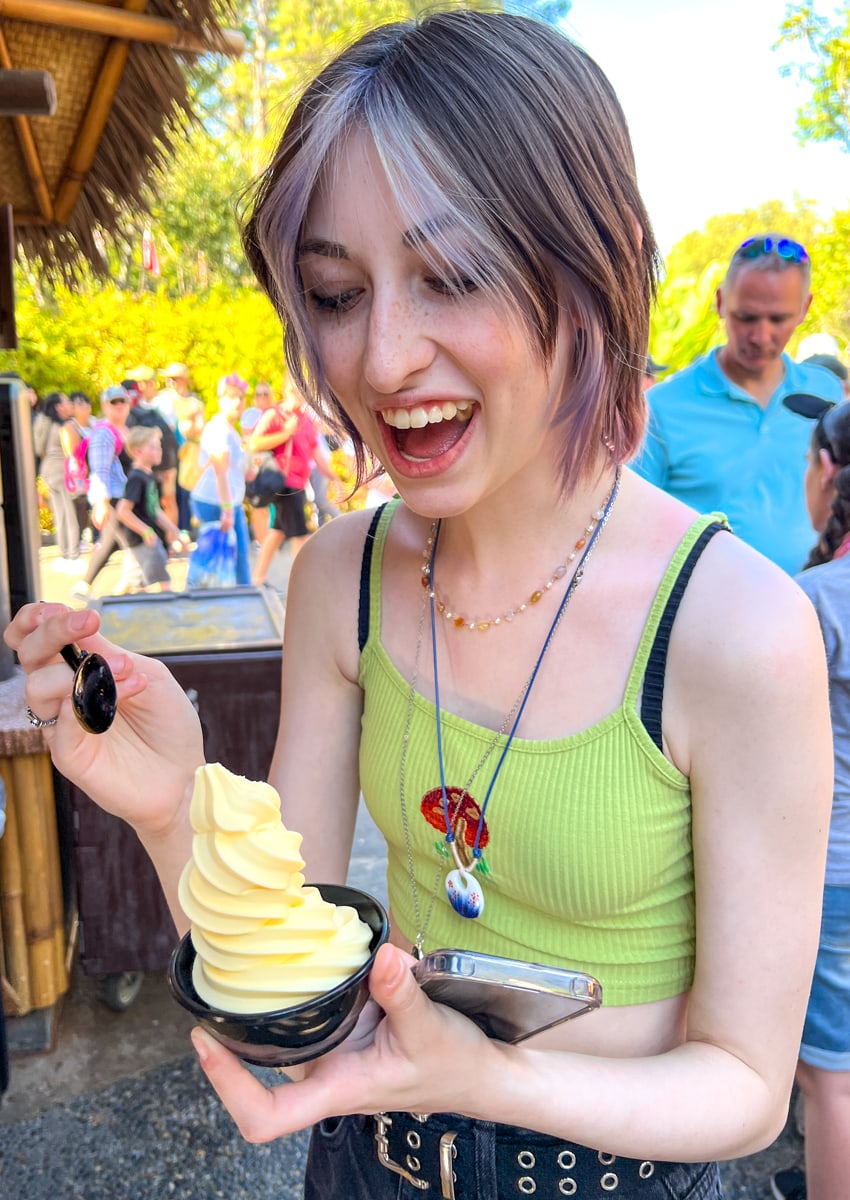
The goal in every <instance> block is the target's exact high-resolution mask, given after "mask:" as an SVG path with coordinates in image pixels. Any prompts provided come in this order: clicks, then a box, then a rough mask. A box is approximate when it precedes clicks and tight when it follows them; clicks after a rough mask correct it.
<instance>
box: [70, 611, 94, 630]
mask: <svg viewBox="0 0 850 1200" xmlns="http://www.w3.org/2000/svg"><path fill="white" fill-rule="evenodd" d="M88 623H89V621H88V609H86V610H84V611H83V612H75V613H72V615H71V618H70V620H69V621H68V624H69V625H70V626H71V628H72V629H73V631H74V633H82V631H83V630H84V629H85V627H86V625H88Z"/></svg>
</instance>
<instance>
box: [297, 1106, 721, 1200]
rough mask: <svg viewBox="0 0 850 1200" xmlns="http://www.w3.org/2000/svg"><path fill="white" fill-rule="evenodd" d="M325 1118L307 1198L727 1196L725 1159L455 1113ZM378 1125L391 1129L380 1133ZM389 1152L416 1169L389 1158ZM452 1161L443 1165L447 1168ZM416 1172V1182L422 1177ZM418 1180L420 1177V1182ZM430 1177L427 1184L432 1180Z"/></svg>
mask: <svg viewBox="0 0 850 1200" xmlns="http://www.w3.org/2000/svg"><path fill="white" fill-rule="evenodd" d="M387 1115H388V1117H389V1118H390V1120H389V1122H385V1123H384V1124H383V1125H382V1126H379V1125H378V1124H377V1122H376V1120H375V1118H374V1117H366V1116H356V1117H340V1118H335V1119H331V1120H328V1121H323V1122H322V1123H321V1124H319V1125H317V1126H315V1128H314V1129H313V1134H312V1137H311V1139H310V1150H309V1154H308V1159H307V1174H306V1179H305V1185H304V1200H416V1198H417V1197H419V1198H427V1200H440V1198H442V1197H444V1196H449V1197H451V1196H454V1198H455V1200H504V1198H506V1197H519V1196H532V1195H533V1196H536V1197H538V1200H540V1198H542V1197H546V1198H547V1200H549V1198H551V1200H560V1197H562V1196H575V1198H576V1200H588V1198H592V1200H603V1198H606V1197H610V1198H611V1200H720V1198H721V1196H722V1192H721V1188H720V1177H719V1173H718V1169H717V1164H716V1163H666V1162H650V1161H643V1162H642V1161H640V1160H639V1159H632V1158H620V1157H615V1156H614V1155H611V1154H605V1153H603V1152H597V1151H596V1150H589V1149H587V1147H585V1146H579V1145H577V1144H575V1143H573V1142H565V1141H563V1140H561V1139H559V1138H554V1137H548V1136H547V1135H546V1134H542V1133H532V1132H529V1131H528V1130H525V1129H518V1128H516V1127H515V1126H512V1125H494V1124H491V1123H490V1122H486V1121H474V1120H471V1119H470V1118H469V1117H459V1116H455V1115H453V1114H451V1113H438V1114H434V1115H433V1116H429V1117H428V1118H427V1120H426V1121H424V1122H422V1121H419V1120H417V1118H415V1117H413V1116H412V1115H411V1114H409V1113H390V1114H387ZM376 1133H378V1134H380V1135H382V1137H381V1139H380V1140H379V1139H377V1138H376ZM379 1153H383V1155H384V1156H385V1157H386V1158H388V1159H389V1160H390V1161H391V1162H392V1163H394V1164H396V1165H397V1166H400V1167H401V1168H402V1169H403V1170H404V1171H405V1172H406V1173H407V1176H408V1177H407V1178H406V1177H405V1175H402V1174H399V1173H398V1172H397V1171H394V1170H392V1169H391V1168H390V1167H388V1166H385V1165H384V1164H383V1163H382V1162H381V1161H380V1158H379ZM441 1163H442V1170H441ZM414 1180H415V1181H416V1182H413V1181H414ZM417 1183H418V1184H419V1186H417ZM423 1183H427V1184H428V1186H427V1188H425V1187H423V1186H422V1184H423Z"/></svg>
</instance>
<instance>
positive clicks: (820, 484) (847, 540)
mask: <svg viewBox="0 0 850 1200" xmlns="http://www.w3.org/2000/svg"><path fill="white" fill-rule="evenodd" d="M848 467H850V406H848V405H846V404H839V405H835V406H831V407H829V408H827V409H826V410H825V411H824V412H823V413H822V414H821V416H820V417H819V418H818V421H817V424H816V425H815V430H814V433H813V434H812V444H811V447H810V449H809V461H808V467H807V470H806V505H807V507H808V510H809V516H810V518H811V521H812V525H814V527H815V529H816V530H817V531H818V532H819V533H820V538H819V539H818V542H817V544H816V545H815V546H814V547H813V548H812V551H811V553H810V554H809V557H808V561H807V562H806V566H805V569H806V570H808V569H809V567H817V566H819V565H820V564H821V563H828V562H832V560H833V559H835V558H842V557H843V556H844V555H845V554H847V552H848V551H849V550H850V470H848Z"/></svg>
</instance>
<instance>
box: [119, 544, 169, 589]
mask: <svg viewBox="0 0 850 1200" xmlns="http://www.w3.org/2000/svg"><path fill="white" fill-rule="evenodd" d="M167 562H168V555H167V554H166V552H165V546H163V544H162V542H161V541H160V540H159V538H157V539H156V541H155V542H153V543H152V544H151V545H150V546H146V545H145V544H144V542H142V543H141V544H140V545H138V546H130V547H129V548H128V549H127V550H126V551H125V552H124V572H123V577H122V579H121V582H122V584H123V585H124V586H125V587H150V586H151V584H153V583H170V582H171V576H170V575H169V574H168V567H167V566H166V563H167Z"/></svg>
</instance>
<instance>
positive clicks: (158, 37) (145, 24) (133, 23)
mask: <svg viewBox="0 0 850 1200" xmlns="http://www.w3.org/2000/svg"><path fill="white" fill-rule="evenodd" d="M0 17H13V18H15V19H17V20H19V21H31V22H33V23H34V24H36V25H56V26H60V27H62V28H65V29H79V30H82V31H83V32H85V33H99V34H102V35H103V36H104V37H115V38H126V39H128V40H129V41H131V42H149V43H151V44H152V45H157V46H168V47H169V48H170V49H172V50H178V51H181V52H182V53H185V54H211V53H214V54H228V55H232V56H233V57H235V58H238V57H239V55H240V54H244V52H245V38H244V36H243V34H241V33H240V32H239V31H238V30H235V29H222V30H219V31H218V32H216V33H210V34H209V36H207V37H199V36H198V35H197V34H194V33H191V32H190V31H189V30H188V29H184V28H181V26H180V25H177V24H176V23H175V22H174V21H169V20H167V19H166V18H165V17H151V16H148V15H146V14H145V15H143V14H142V13H141V12H133V11H127V9H126V6H124V8H123V9H121V8H112V7H111V6H110V5H101V4H89V3H86V2H85V0H0Z"/></svg>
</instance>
